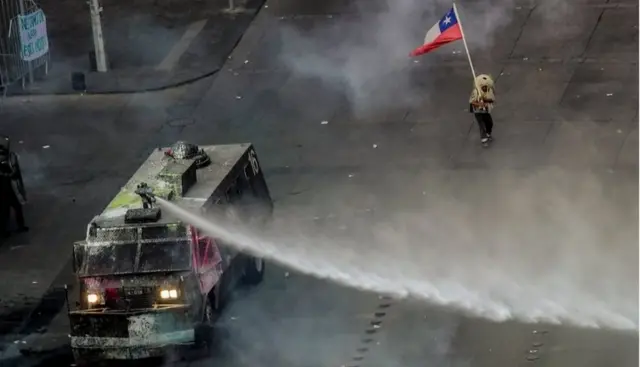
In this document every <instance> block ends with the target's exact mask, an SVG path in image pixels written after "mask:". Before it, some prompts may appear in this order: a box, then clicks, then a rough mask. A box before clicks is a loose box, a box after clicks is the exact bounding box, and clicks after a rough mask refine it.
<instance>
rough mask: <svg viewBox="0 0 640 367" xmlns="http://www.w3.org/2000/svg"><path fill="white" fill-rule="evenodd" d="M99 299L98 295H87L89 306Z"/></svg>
mask: <svg viewBox="0 0 640 367" xmlns="http://www.w3.org/2000/svg"><path fill="white" fill-rule="evenodd" d="M99 299H100V297H98V295H97V294H95V293H89V294H87V302H89V304H90V305H92V304H95V303H98V300H99Z"/></svg>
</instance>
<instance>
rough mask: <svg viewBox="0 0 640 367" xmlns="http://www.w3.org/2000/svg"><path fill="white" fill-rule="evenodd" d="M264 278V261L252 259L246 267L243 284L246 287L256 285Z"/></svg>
mask: <svg viewBox="0 0 640 367" xmlns="http://www.w3.org/2000/svg"><path fill="white" fill-rule="evenodd" d="M262 278H264V259H260V258H257V257H250V258H248V259H247V261H246V263H245V266H244V274H243V276H242V283H243V284H245V285H256V284H258V283H260V282H261V281H262Z"/></svg>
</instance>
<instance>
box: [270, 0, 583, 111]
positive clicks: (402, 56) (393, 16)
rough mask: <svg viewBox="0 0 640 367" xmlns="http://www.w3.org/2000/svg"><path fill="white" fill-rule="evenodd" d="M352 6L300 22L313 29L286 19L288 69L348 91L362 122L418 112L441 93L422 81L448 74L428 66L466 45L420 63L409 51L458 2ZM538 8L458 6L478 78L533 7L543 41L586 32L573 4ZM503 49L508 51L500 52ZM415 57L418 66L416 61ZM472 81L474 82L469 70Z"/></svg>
mask: <svg viewBox="0 0 640 367" xmlns="http://www.w3.org/2000/svg"><path fill="white" fill-rule="evenodd" d="M351 3H352V4H356V5H357V12H356V13H352V14H341V15H336V16H333V17H332V18H327V17H326V16H314V17H311V18H303V19H302V20H300V22H301V24H304V25H305V26H304V28H306V25H307V23H310V22H312V23H314V27H313V30H311V31H307V30H305V31H302V30H301V29H300V28H302V27H298V26H296V25H295V21H294V20H285V21H283V22H281V23H284V25H282V26H281V27H280V45H281V48H280V50H279V51H278V60H279V61H280V62H281V64H282V65H284V66H285V67H286V68H287V70H288V71H290V72H292V73H293V75H294V76H297V77H301V78H305V77H306V78H317V79H319V80H321V81H322V83H323V84H327V85H329V86H330V87H333V89H335V90H336V91H337V92H340V93H344V94H346V98H347V99H348V106H349V108H351V112H352V113H353V114H354V115H355V116H356V117H367V116H371V115H375V114H376V113H380V112H383V111H385V110H388V109H399V108H407V107H416V106H418V105H420V104H421V103H423V102H424V101H425V100H427V99H428V98H429V94H434V93H437V92H438V91H437V90H433V89H429V88H428V87H427V88H425V87H424V86H418V85H417V84H418V83H424V82H428V81H429V80H430V79H435V78H438V77H440V78H442V77H443V75H441V74H442V73H443V69H440V70H438V69H429V66H430V65H434V64H437V63H439V62H440V66H442V63H441V61H442V57H443V56H444V54H443V52H444V53H446V54H450V53H451V52H450V51H445V50H451V47H456V48H457V49H458V50H463V45H462V43H461V42H456V43H455V45H447V46H444V48H443V49H442V50H441V51H437V52H435V53H432V54H429V55H428V56H423V57H420V58H418V59H413V58H410V57H409V56H408V54H409V52H410V51H411V50H413V49H414V48H415V47H417V46H419V45H420V43H421V42H422V41H423V38H424V35H425V33H426V31H427V29H428V28H429V27H431V26H432V25H433V24H435V22H436V21H437V20H439V19H440V17H441V16H442V15H443V14H444V12H445V11H447V10H448V9H449V7H450V6H451V2H450V1H445V0H436V1H428V2H425V1H420V0H393V1H373V2H369V1H354V2H351ZM535 3H536V2H534V1H533V0H524V1H519V0H483V1H473V2H472V1H465V2H459V3H457V6H458V11H459V13H460V17H461V21H462V24H463V26H464V29H465V33H466V37H467V42H468V44H469V48H470V53H471V57H472V59H473V60H474V66H475V68H476V72H477V73H482V72H489V70H492V67H495V66H496V65H497V64H499V63H500V61H501V59H504V58H507V57H508V56H509V54H510V53H511V52H510V51H511V50H510V48H511V47H514V45H515V41H516V37H517V34H515V33H514V32H502V31H504V30H505V29H506V28H505V27H506V26H508V25H509V24H511V23H515V24H519V23H520V22H524V21H525V20H526V19H528V18H529V17H531V16H532V14H530V12H532V11H533V10H535V12H536V17H535V18H536V19H537V20H538V21H537V22H536V24H535V27H536V34H537V35H538V36H539V37H540V39H541V40H542V39H545V37H554V38H562V37H565V36H567V37H568V36H573V33H572V32H575V31H576V30H580V29H581V27H580V26H581V24H582V21H583V17H582V14H581V12H576V11H572V10H573V9H572V6H571V5H570V2H568V1H563V0H546V1H544V0H543V1H538V2H537V3H538V4H539V5H537V6H536V7H535V8H534V4H535ZM380 9H382V10H380ZM566 14H571V19H572V22H571V24H566V22H564V20H565V19H566V18H564V15H566ZM550 32H553V34H549V33H550ZM496 46H499V48H500V49H502V50H507V51H508V52H507V53H506V54H504V55H497V54H496V53H495V51H496V50H495V48H496ZM492 52H493V54H490V53H492ZM530 56H531V57H541V56H546V55H530ZM414 60H416V61H418V62H419V65H416V64H414ZM455 60H457V61H459V62H461V63H463V64H464V63H466V62H467V58H466V55H465V53H464V51H462V52H461V53H458V54H457V56H456V57H455ZM445 66H446V64H445ZM488 69H489V70H488ZM444 72H446V71H444ZM468 84H469V86H471V85H472V78H471V72H470V71H469V82H468ZM434 88H435V85H434ZM452 98H454V97H453V96H452ZM462 98H466V96H463V97H462Z"/></svg>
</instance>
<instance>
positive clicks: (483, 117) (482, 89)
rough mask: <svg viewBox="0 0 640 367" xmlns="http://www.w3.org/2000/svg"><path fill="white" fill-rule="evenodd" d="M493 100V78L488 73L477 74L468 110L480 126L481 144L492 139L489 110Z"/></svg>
mask: <svg viewBox="0 0 640 367" xmlns="http://www.w3.org/2000/svg"><path fill="white" fill-rule="evenodd" d="M494 102H495V95H494V90H493V79H491V77H490V76H489V75H485V74H482V75H478V77H477V78H476V80H475V86H474V88H473V91H472V92H471V97H470V98H469V112H471V113H473V115H474V117H475V118H476V122H477V123H478V127H479V128H480V142H481V143H482V144H483V145H486V144H488V143H489V142H490V141H492V140H493V137H492V136H491V134H492V133H493V118H492V117H491V110H493V104H494Z"/></svg>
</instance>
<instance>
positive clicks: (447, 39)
mask: <svg viewBox="0 0 640 367" xmlns="http://www.w3.org/2000/svg"><path fill="white" fill-rule="evenodd" d="M459 39H462V32H461V31H460V25H457V24H456V25H455V26H453V27H451V28H449V29H447V30H446V31H444V32H442V33H440V35H439V36H438V37H436V39H435V40H433V41H432V42H429V43H427V44H424V45H422V46H420V47H418V48H416V49H415V50H413V51H412V52H411V53H410V54H409V56H420V55H424V54H426V53H427V52H429V51H433V50H434V49H436V48H438V47H440V46H442V45H446V44H447V43H451V42H453V41H457V40H459Z"/></svg>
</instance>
